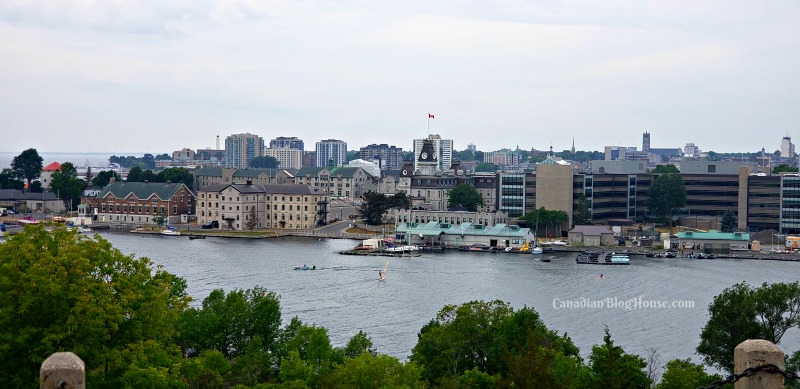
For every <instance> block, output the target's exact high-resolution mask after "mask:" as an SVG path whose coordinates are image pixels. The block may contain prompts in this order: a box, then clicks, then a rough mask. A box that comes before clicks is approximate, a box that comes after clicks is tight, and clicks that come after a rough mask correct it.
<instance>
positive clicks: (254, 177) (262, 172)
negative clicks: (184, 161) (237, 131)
mask: <svg viewBox="0 0 800 389" xmlns="http://www.w3.org/2000/svg"><path fill="white" fill-rule="evenodd" d="M294 172H295V171H294V170H290V169H224V168H198V169H195V170H193V171H192V175H193V176H194V188H193V190H194V191H195V192H199V191H200V190H202V189H205V188H207V187H209V186H211V185H217V184H235V183H238V184H241V183H244V182H245V181H252V182H253V183H254V184H294Z"/></svg>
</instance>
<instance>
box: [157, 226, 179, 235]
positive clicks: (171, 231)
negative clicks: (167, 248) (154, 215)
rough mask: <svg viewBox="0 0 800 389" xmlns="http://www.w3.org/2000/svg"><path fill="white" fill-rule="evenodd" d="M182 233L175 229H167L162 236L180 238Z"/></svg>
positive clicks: (162, 232)
mask: <svg viewBox="0 0 800 389" xmlns="http://www.w3.org/2000/svg"><path fill="white" fill-rule="evenodd" d="M180 234H181V232H180V231H178V230H177V229H175V228H174V227H167V228H166V229H165V230H162V231H161V235H168V236H180Z"/></svg>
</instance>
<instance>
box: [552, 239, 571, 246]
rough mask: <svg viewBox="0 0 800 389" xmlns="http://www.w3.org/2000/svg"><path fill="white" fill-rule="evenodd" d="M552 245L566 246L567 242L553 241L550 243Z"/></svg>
mask: <svg viewBox="0 0 800 389" xmlns="http://www.w3.org/2000/svg"><path fill="white" fill-rule="evenodd" d="M550 244H551V245H552V246H566V245H567V242H564V241H563V240H553V241H550Z"/></svg>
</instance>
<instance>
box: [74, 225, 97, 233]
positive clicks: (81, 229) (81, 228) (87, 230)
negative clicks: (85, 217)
mask: <svg viewBox="0 0 800 389" xmlns="http://www.w3.org/2000/svg"><path fill="white" fill-rule="evenodd" d="M75 230H76V231H78V233H79V234H91V233H92V232H94V231H92V229H91V228H89V227H86V226H78V227H76V228H75Z"/></svg>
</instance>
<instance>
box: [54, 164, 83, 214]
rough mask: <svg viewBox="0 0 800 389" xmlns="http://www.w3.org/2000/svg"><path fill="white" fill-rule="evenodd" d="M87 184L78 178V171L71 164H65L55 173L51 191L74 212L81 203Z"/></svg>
mask: <svg viewBox="0 0 800 389" xmlns="http://www.w3.org/2000/svg"><path fill="white" fill-rule="evenodd" d="M85 187H86V182H84V181H83V180H81V179H79V178H78V171H77V170H76V169H75V167H74V166H73V165H72V163H70V162H64V163H63V164H62V165H61V168H60V169H59V170H57V171H55V172H53V177H52V181H51V183H50V189H51V190H52V191H53V192H56V193H57V194H58V197H59V198H60V199H61V200H62V201H64V205H65V206H66V208H67V210H70V211H71V210H72V209H73V208H74V206H77V205H78V204H80V202H81V195H83V189H84V188H85Z"/></svg>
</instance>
